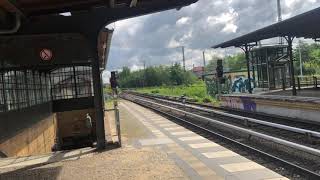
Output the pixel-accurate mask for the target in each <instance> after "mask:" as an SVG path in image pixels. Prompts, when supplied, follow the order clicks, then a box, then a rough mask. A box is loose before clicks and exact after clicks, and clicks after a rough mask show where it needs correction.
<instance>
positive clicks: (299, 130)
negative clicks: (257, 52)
mask: <svg viewBox="0 0 320 180" xmlns="http://www.w3.org/2000/svg"><path fill="white" fill-rule="evenodd" d="M155 99H156V100H158V101H163V102H168V103H171V104H175V105H181V106H185V107H188V108H193V109H196V110H199V111H203V112H208V113H214V114H218V115H222V116H226V117H231V118H234V119H240V120H243V121H248V122H253V123H256V124H261V125H265V126H269V127H274V128H278V129H283V130H287V131H291V132H296V133H300V134H305V135H311V136H313V137H318V138H320V132H317V131H311V130H307V129H302V128H296V127H292V126H287V125H282V124H277V123H272V122H267V121H262V120H258V119H254V118H250V117H244V116H240V115H235V114H230V113H225V112H221V111H216V110H212V109H208V108H200V107H197V106H195V105H188V104H183V103H179V102H174V101H169V100H164V99H160V98H155Z"/></svg>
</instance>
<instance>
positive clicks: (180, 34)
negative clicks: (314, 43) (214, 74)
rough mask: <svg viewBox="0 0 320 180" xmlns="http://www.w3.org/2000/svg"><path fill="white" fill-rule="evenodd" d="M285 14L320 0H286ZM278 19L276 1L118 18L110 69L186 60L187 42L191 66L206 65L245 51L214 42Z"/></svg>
mask: <svg viewBox="0 0 320 180" xmlns="http://www.w3.org/2000/svg"><path fill="white" fill-rule="evenodd" d="M281 6H282V18H283V19H287V18H290V17H292V16H295V15H298V14H301V13H303V12H306V11H309V10H312V9H314V8H317V7H319V6H320V0H281ZM276 21H277V0H199V1H198V2H197V3H195V4H192V5H190V6H187V7H184V8H182V9H180V10H179V11H177V10H175V9H174V10H169V11H164V12H160V13H156V14H151V15H145V16H140V17H136V18H131V19H126V20H122V21H118V22H116V23H114V24H111V25H109V26H108V27H111V28H114V34H113V37H112V43H111V49H110V54H109V57H108V63H107V70H106V71H105V72H104V73H103V80H104V82H107V81H108V79H109V76H110V71H114V70H120V69H122V67H124V66H127V67H130V68H131V69H132V70H138V69H141V68H143V65H144V64H145V65H146V66H154V65H170V64H172V63H175V62H179V63H180V62H182V48H181V46H184V47H185V59H186V66H187V68H188V69H191V68H192V66H193V65H195V66H200V65H202V52H203V51H205V56H206V59H207V60H210V59H211V57H212V56H213V55H214V56H225V55H230V54H234V53H236V52H240V50H239V49H235V48H227V49H219V50H213V49H210V47H211V46H213V45H215V44H218V43H220V42H224V41H226V40H230V39H232V38H235V37H238V36H240V35H243V34H246V33H248V32H251V31H254V30H257V29H259V28H262V27H265V26H267V25H270V24H273V23H275V22H276Z"/></svg>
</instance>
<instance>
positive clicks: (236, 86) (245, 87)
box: [231, 76, 253, 93]
mask: <svg viewBox="0 0 320 180" xmlns="http://www.w3.org/2000/svg"><path fill="white" fill-rule="evenodd" d="M252 82H253V80H252V79H251V87H253V84H252ZM231 91H232V92H233V93H235V92H236V93H245V92H248V91H249V79H247V78H246V77H244V76H240V77H238V78H235V79H234V80H233V83H232V86H231Z"/></svg>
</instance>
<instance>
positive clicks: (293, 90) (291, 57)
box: [286, 36, 297, 96]
mask: <svg viewBox="0 0 320 180" xmlns="http://www.w3.org/2000/svg"><path fill="white" fill-rule="evenodd" d="M286 39H287V42H288V53H289V61H290V72H291V84H292V95H293V96H296V95H297V88H296V81H295V75H294V66H293V54H292V41H293V39H294V38H293V37H290V36H289V37H287V38H286Z"/></svg>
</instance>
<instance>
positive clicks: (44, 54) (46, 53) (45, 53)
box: [40, 49, 53, 61]
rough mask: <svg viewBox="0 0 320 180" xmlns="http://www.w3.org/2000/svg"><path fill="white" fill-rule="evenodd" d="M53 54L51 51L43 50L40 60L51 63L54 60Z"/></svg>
mask: <svg viewBox="0 0 320 180" xmlns="http://www.w3.org/2000/svg"><path fill="white" fill-rule="evenodd" d="M52 57H53V54H52V51H51V50H50V49H42V50H41V51H40V58H41V59H42V60H43V61H50V60H52Z"/></svg>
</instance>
